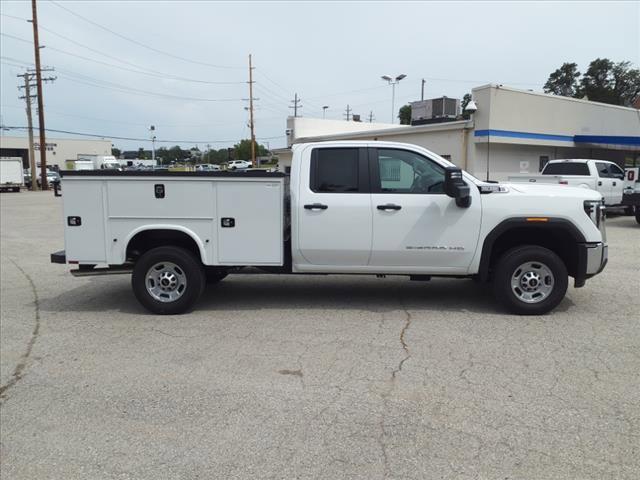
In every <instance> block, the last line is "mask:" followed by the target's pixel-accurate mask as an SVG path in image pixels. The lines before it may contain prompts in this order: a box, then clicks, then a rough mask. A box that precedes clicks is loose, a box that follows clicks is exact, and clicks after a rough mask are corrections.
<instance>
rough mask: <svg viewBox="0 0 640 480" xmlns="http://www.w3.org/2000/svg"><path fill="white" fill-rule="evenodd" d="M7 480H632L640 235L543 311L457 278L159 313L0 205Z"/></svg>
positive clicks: (320, 285)
mask: <svg viewBox="0 0 640 480" xmlns="http://www.w3.org/2000/svg"><path fill="white" fill-rule="evenodd" d="M0 208H1V212H0V213H1V236H0V253H1V260H0V261H1V263H0V268H1V270H0V273H1V277H0V281H1V302H0V309H1V325H0V327H1V330H0V347H1V350H0V427H1V434H0V469H1V470H0V471H1V472H2V478H3V479H4V478H6V479H34V478H38V479H76V478H78V479H80V478H82V479H112V478H117V479H154V480H155V479H194V478H201V479H208V478H224V479H235V478H238V479H270V478H273V479H290V478H299V479H311V478H318V479H343V478H345V479H346V478H349V479H351V478H354V479H355V478H358V479H359V478H362V479H385V478H388V479H460V480H462V479H581V480H582V479H597V480H602V479H616V480H619V479H633V480H636V479H637V478H640V295H639V293H640V284H639V280H638V273H639V272H640V227H639V226H638V225H637V224H636V223H635V221H634V220H633V219H632V218H631V217H618V218H613V219H610V220H608V236H609V239H608V240H609V244H610V262H609V265H608V266H607V268H606V270H605V271H604V273H603V274H601V275H600V276H598V277H596V278H594V279H592V280H590V281H588V282H587V285H586V287H585V288H582V289H573V288H572V287H570V289H569V291H568V295H567V298H566V299H565V300H564V301H563V303H562V304H561V305H560V306H559V308H558V309H557V310H556V311H555V312H554V313H553V314H551V315H548V316H542V317H527V318H524V317H517V316H512V315H507V314H505V313H503V312H502V311H501V310H499V309H498V308H497V306H496V304H495V303H494V302H493V300H492V297H491V295H490V292H489V291H488V290H487V288H485V287H483V286H480V285H476V284H475V283H474V282H472V281H468V280H445V279H436V280H433V281H432V282H426V283H423V282H410V281H408V280H407V279H406V278H403V277H398V278H391V277H388V278H386V279H376V278H369V277H359V276H307V277H305V276H300V277H293V276H267V275H262V276H235V277H233V276H230V277H228V278H227V279H225V280H224V281H223V282H222V283H220V284H219V285H217V286H212V287H209V288H207V290H206V292H205V295H204V296H203V298H202V300H201V301H200V303H199V305H198V307H197V310H196V311H195V312H193V313H191V314H189V315H184V316H176V317H161V316H154V315H150V314H147V313H145V311H143V310H142V308H141V307H140V306H138V304H137V302H136V301H135V299H134V297H133V294H132V292H131V289H130V279H129V277H128V276H120V275H119V276H111V277H90V278H73V277H71V275H70V274H69V273H68V271H67V269H66V267H64V266H62V265H52V264H50V263H49V253H51V252H53V251H55V250H59V249H62V248H63V230H62V218H61V204H60V199H55V198H54V197H53V195H52V194H51V193H47V192H45V193H26V192H22V193H20V194H10V193H9V194H2V195H1V196H0Z"/></svg>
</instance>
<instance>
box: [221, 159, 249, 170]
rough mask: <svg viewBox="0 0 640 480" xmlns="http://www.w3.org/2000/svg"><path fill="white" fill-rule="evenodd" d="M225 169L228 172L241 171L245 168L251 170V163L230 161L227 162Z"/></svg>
mask: <svg viewBox="0 0 640 480" xmlns="http://www.w3.org/2000/svg"><path fill="white" fill-rule="evenodd" d="M227 168H228V169H229V170H243V169H245V168H251V162H248V161H247V160H231V161H230V162H227Z"/></svg>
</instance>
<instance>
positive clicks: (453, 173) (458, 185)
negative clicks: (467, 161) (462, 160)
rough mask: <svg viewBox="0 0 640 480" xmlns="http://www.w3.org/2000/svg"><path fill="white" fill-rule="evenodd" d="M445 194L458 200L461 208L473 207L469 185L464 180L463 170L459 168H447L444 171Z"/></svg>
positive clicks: (457, 203) (457, 202)
mask: <svg viewBox="0 0 640 480" xmlns="http://www.w3.org/2000/svg"><path fill="white" fill-rule="evenodd" d="M444 193H445V194H447V196H449V197H451V198H455V199H456V205H457V206H458V207H460V208H468V207H469V206H471V194H470V193H471V191H470V189H469V185H467V184H466V183H465V181H464V180H463V178H462V170H460V169H459V168H457V167H447V168H445V171H444Z"/></svg>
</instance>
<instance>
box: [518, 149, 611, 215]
mask: <svg viewBox="0 0 640 480" xmlns="http://www.w3.org/2000/svg"><path fill="white" fill-rule="evenodd" d="M508 180H509V182H513V183H515V182H528V183H555V184H559V185H569V186H574V187H582V188H590V189H591V190H595V191H596V192H599V193H601V194H602V196H603V198H604V203H605V205H606V206H608V207H610V206H614V205H620V204H621V203H622V189H623V183H624V171H623V170H622V169H621V168H620V167H618V165H616V164H615V163H613V162H608V161H606V160H584V159H567V160H552V161H550V162H549V163H547V164H546V165H545V167H544V168H543V169H542V171H541V172H540V175H513V176H510V177H509V178H508Z"/></svg>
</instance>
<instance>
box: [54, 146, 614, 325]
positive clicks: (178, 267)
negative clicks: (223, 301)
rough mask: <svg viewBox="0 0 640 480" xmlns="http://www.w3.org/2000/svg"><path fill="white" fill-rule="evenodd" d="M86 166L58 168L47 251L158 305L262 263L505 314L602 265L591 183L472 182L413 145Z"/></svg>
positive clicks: (170, 304)
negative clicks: (236, 163)
mask: <svg viewBox="0 0 640 480" xmlns="http://www.w3.org/2000/svg"><path fill="white" fill-rule="evenodd" d="M89 173H93V172H69V173H67V174H65V177H64V179H63V182H64V189H65V193H64V195H63V211H64V219H65V220H64V229H65V234H64V239H65V247H66V251H62V252H56V253H54V254H52V256H51V261H52V262H54V263H69V264H71V265H74V266H77V267H78V268H77V269H76V270H72V272H71V273H72V274H73V275H76V276H86V275H100V274H105V273H123V272H124V273H132V287H133V292H134V294H135V296H136V298H137V299H138V301H139V302H140V303H141V304H142V305H143V306H144V307H146V308H147V309H148V310H150V311H152V312H155V313H158V314H177V313H182V312H185V311H187V310H189V309H190V308H191V307H192V306H193V305H194V304H195V302H196V300H197V299H198V298H199V297H200V295H201V294H202V292H203V291H204V283H205V281H206V280H207V279H208V280H209V281H211V282H216V281H220V280H221V279H223V278H224V277H225V276H226V275H227V274H230V273H232V274H238V273H243V272H246V273H252V272H253V273H255V271H256V269H259V270H261V271H262V272H264V273H271V274H286V273H296V274H303V273H304V274H372V275H406V276H409V277H410V279H412V280H429V279H430V278H431V276H448V277H455V278H461V277H462V278H475V279H478V280H479V281H482V282H492V284H493V290H494V293H495V296H496V297H497V299H498V300H499V301H500V302H502V303H503V304H504V305H505V306H506V307H507V308H508V309H509V310H510V311H512V312H514V313H517V314H524V315H532V314H536V315H537V314H544V313H547V312H549V311H551V310H552V309H553V308H555V307H556V306H557V305H558V304H559V303H560V302H561V301H562V299H563V298H564V296H565V293H566V291H567V286H568V277H569V276H571V277H573V278H574V286H575V287H576V288H579V287H582V286H584V285H585V282H586V280H587V279H589V278H591V277H593V276H594V275H596V274H598V273H600V272H601V271H602V270H603V268H604V267H605V265H606V263H607V256H608V253H607V252H608V247H607V244H606V243H605V216H604V211H605V208H604V207H603V205H602V195H601V194H600V193H598V192H595V191H593V190H590V189H586V188H572V187H564V188H559V187H557V186H552V185H535V184H534V185H530V184H496V183H488V182H483V181H481V180H478V179H476V178H475V177H473V176H472V175H470V174H468V173H466V172H463V171H462V170H460V169H459V168H457V167H456V166H455V165H454V164H452V163H451V162H449V161H447V160H445V159H444V158H442V157H441V156H439V155H437V154H435V153H433V152H430V151H429V150H426V149H424V148H422V147H418V146H416V145H409V144H399V143H393V142H367V141H347V142H320V143H309V144H298V145H294V146H293V157H292V170H291V176H290V177H287V176H286V175H285V174H283V173H269V172H264V171H255V170H249V171H247V172H244V173H242V174H241V175H240V174H238V173H237V172H226V173H223V174H221V175H216V176H211V177H204V178H203V177H198V176H193V175H190V174H189V172H157V173H156V174H155V175H149V174H146V173H143V172H115V174H111V175H107V174H106V173H105V174H104V175H102V176H96V175H91V176H89ZM122 179H126V181H122ZM96 180H99V181H96ZM287 180H289V181H287ZM132 199H136V200H135V201H132ZM97 264H104V265H108V267H100V268H96V265H97ZM246 267H251V268H246ZM211 292H213V291H211ZM317 294H318V295H322V291H321V290H319V291H318V293H317ZM345 295H348V292H345Z"/></svg>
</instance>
